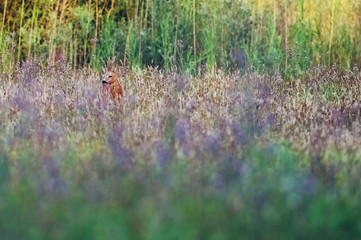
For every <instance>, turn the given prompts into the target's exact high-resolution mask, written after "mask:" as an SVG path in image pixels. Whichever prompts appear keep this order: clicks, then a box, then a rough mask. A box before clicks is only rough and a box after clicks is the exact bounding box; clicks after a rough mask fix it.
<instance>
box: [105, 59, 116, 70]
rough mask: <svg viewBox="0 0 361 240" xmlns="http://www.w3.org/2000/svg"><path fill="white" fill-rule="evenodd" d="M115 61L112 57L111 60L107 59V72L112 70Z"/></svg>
mask: <svg viewBox="0 0 361 240" xmlns="http://www.w3.org/2000/svg"><path fill="white" fill-rule="evenodd" d="M115 60H116V57H113V58H112V59H110V58H109V59H108V61H107V70H108V71H110V72H111V71H113V70H114V66H115Z"/></svg>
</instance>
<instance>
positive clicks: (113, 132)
mask: <svg viewBox="0 0 361 240" xmlns="http://www.w3.org/2000/svg"><path fill="white" fill-rule="evenodd" d="M118 71H119V72H120V74H121V76H122V80H121V81H122V83H123V85H124V86H125V92H126V94H125V97H124V98H123V99H122V100H121V102H114V101H112V100H109V98H106V97H104V96H103V95H102V94H100V87H101V78H100V75H99V73H98V72H96V71H94V70H91V69H90V68H84V69H82V70H77V71H74V70H71V69H69V67H68V66H67V64H66V62H59V63H57V64H55V65H53V66H48V67H42V66H40V65H39V64H38V63H37V62H36V61H35V60H32V61H27V62H25V63H23V64H22V66H21V67H20V66H17V67H16V68H15V69H14V71H12V72H11V73H9V74H5V73H4V74H2V75H1V77H0V82H1V86H0V118H1V122H0V133H1V138H0V153H1V155H0V238H1V239H114V238H115V239H234V238H244V239H357V238H358V237H359V236H360V234H361V227H360V226H361V225H360V224H361V222H360V219H361V213H360V211H359V209H360V207H361V202H360V201H359V199H360V194H361V191H360V179H359V175H360V171H361V164H360V160H361V153H360V148H359V146H360V144H361V138H360V134H361V126H360V110H361V102H360V91H361V87H360V81H361V71H359V70H358V69H354V70H353V71H348V72H339V71H338V70H337V69H336V68H327V67H321V66H318V67H314V68H312V69H311V70H309V71H308V72H307V74H306V75H305V77H304V78H303V79H299V80H295V81H292V82H287V81H284V80H283V79H282V77H281V76H278V75H262V74H257V73H252V72H246V73H243V74H240V73H239V72H235V73H224V72H222V71H220V70H219V71H215V70H214V71H209V72H199V74H197V75H190V74H189V73H186V72H184V73H177V72H175V71H171V72H167V71H163V70H158V69H156V68H147V69H143V70H142V69H139V68H133V69H129V68H128V67H122V66H120V67H118Z"/></svg>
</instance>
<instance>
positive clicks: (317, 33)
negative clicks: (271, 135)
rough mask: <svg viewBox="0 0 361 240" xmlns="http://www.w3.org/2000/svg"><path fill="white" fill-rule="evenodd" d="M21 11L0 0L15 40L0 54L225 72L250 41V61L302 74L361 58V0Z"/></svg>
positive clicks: (112, 4) (137, 3)
mask: <svg viewBox="0 0 361 240" xmlns="http://www.w3.org/2000/svg"><path fill="white" fill-rule="evenodd" d="M5 3H7V5H6V6H5ZM5 7H6V9H5ZM21 9H22V1H21V0H16V1H10V2H9V1H5V2H3V3H1V4H0V14H2V15H0V19H4V22H3V23H1V30H2V33H3V32H4V33H5V32H7V33H12V34H15V38H16V39H17V40H18V44H17V46H16V51H15V53H8V52H4V51H2V53H1V54H2V55H8V54H17V55H16V56H15V58H9V57H6V56H3V57H2V58H4V59H13V60H11V65H12V66H14V65H15V63H16V61H17V60H18V59H17V58H18V57H19V60H24V59H25V58H26V57H28V56H34V55H37V56H39V55H44V56H45V57H46V58H48V59H49V62H53V61H54V60H55V59H59V57H60V56H63V57H65V58H66V59H67V60H68V61H69V62H70V63H71V64H72V66H73V67H76V66H78V65H88V64H91V65H92V66H94V67H97V68H99V67H101V66H102V65H101V63H102V62H103V61H106V59H108V58H112V57H113V56H117V58H118V59H119V60H120V59H121V60H123V61H124V60H126V59H127V58H129V59H128V60H129V62H128V63H129V64H134V65H139V66H149V65H152V66H159V67H161V68H165V69H169V68H172V67H177V68H181V69H187V68H188V69H197V66H199V65H203V64H206V65H207V66H209V67H211V68H212V67H213V66H217V67H219V68H221V69H224V70H226V69H229V68H232V66H234V62H232V56H231V55H232V54H231V53H232V51H233V50H239V49H244V50H245V51H246V53H247V56H248V61H247V66H248V67H251V68H255V69H257V70H259V71H266V72H267V71H269V72H281V73H283V74H285V75H286V76H289V77H291V78H292V77H296V78H297V77H298V76H300V75H303V74H305V72H306V70H307V68H308V67H310V66H314V65H317V64H327V65H328V66H332V65H333V64H334V63H336V64H338V66H339V67H340V68H341V69H344V68H345V69H352V68H353V67H354V66H356V65H357V64H358V63H359V62H360V54H359V53H360V42H359V36H360V21H361V20H360V18H359V10H360V9H361V4H360V2H359V1H355V0H334V1H310V0H289V1H280V0H273V1H265V0H257V1H254V0H252V1H251V0H238V1H226V2H225V1H220V0H207V1H205V0H199V1H198V0H197V1H191V0H171V1H163V0H133V1H126V2H123V1H120V0H114V1H103V0H99V1H83V2H71V1H70V2H69V1H66V0H65V1H44V0H31V1H26V4H25V5H24V14H23V15H22V14H21V13H22V11H21ZM5 10H6V11H5ZM22 16H23V17H22ZM22 21H23V22H22ZM20 25H21V26H20ZM95 35H96V36H97V37H96V38H97V39H95ZM3 39H4V38H3ZM22 39H23V41H22ZM179 42H181V43H182V46H183V47H182V49H181V48H179V47H178V45H179V44H178V43H179ZM3 45H4V44H3ZM194 47H196V49H194ZM304 51H306V52H304ZM190 52H191V53H192V54H193V57H191V56H190V54H189V53H190ZM56 55H57V56H58V57H56ZM7 64H8V63H7ZM3 68H8V67H3Z"/></svg>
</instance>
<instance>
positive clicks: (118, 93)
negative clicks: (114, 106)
mask: <svg viewBox="0 0 361 240" xmlns="http://www.w3.org/2000/svg"><path fill="white" fill-rule="evenodd" d="M102 85H103V89H102V92H103V93H105V94H109V93H110V96H111V98H112V99H113V100H115V99H119V98H122V97H123V95H124V92H123V88H122V85H121V84H120V81H119V75H118V74H117V73H116V72H114V71H107V72H106V74H105V76H104V79H103V81H102Z"/></svg>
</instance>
